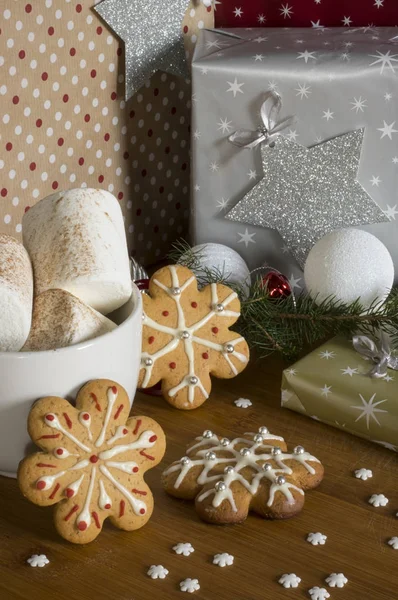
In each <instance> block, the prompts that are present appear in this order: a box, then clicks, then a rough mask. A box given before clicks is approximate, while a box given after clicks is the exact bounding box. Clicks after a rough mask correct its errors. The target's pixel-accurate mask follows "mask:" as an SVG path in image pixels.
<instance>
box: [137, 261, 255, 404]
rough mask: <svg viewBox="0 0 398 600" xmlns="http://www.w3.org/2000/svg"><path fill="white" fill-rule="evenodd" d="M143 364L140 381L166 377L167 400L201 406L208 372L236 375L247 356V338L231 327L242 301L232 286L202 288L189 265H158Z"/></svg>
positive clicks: (146, 383)
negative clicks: (161, 266)
mask: <svg viewBox="0 0 398 600" xmlns="http://www.w3.org/2000/svg"><path fill="white" fill-rule="evenodd" d="M143 305H144V315H143V341H142V364H141V371H140V376H139V382H138V385H139V387H141V388H147V387H152V386H153V385H155V384H156V383H158V382H159V381H162V393H163V396H164V397H165V399H166V400H167V401H168V402H169V403H170V404H172V405H173V406H175V407H176V408H180V409H185V410H190V409H193V408H197V407H198V406H200V405H201V404H203V402H204V401H205V400H206V399H207V398H208V397H209V393H210V390H211V380H210V374H211V375H214V376H216V377H220V378H226V379H227V378H231V377H235V376H236V375H238V373H240V372H241V371H243V369H244V368H245V367H246V365H247V363H248V360H249V348H248V345H247V343H246V341H245V339H244V338H243V337H242V336H240V335H239V334H237V333H235V332H234V331H230V330H229V328H230V327H231V326H232V325H233V324H234V323H235V322H236V321H237V320H238V318H239V316H240V301H239V298H238V296H237V294H236V293H235V292H234V291H233V290H231V289H230V288H229V287H227V286H225V285H222V284H218V283H212V284H210V285H207V286H206V287H204V288H203V289H202V290H201V291H198V287H197V281H196V278H195V275H194V274H193V273H192V272H191V271H190V270H189V269H187V268H186V267H182V266H180V265H171V266H168V267H164V268H163V269H160V270H159V271H157V273H155V275H153V277H152V278H151V279H150V282H149V294H144V296H143Z"/></svg>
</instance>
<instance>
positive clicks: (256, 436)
mask: <svg viewBox="0 0 398 600" xmlns="http://www.w3.org/2000/svg"><path fill="white" fill-rule="evenodd" d="M263 439H264V438H263V436H262V435H260V434H259V433H256V435H255V436H254V441H255V442H256V444H261V442H262V441H263Z"/></svg>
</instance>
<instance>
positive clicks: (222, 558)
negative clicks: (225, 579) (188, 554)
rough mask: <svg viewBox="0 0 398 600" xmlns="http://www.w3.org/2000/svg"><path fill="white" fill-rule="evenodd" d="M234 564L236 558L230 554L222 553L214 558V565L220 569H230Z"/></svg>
mask: <svg viewBox="0 0 398 600" xmlns="http://www.w3.org/2000/svg"><path fill="white" fill-rule="evenodd" d="M233 564H234V557H233V556H232V554H228V552H222V553H221V554H215V555H214V557H213V565H217V566H218V567H230V566H231V565H233Z"/></svg>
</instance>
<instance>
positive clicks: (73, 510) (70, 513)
mask: <svg viewBox="0 0 398 600" xmlns="http://www.w3.org/2000/svg"><path fill="white" fill-rule="evenodd" d="M78 510H79V507H78V505H77V504H75V506H74V507H73V508H72V509H71V510H70V511H69V512H68V514H67V515H66V517H65V521H69V519H70V518H71V516H72V515H73V513H75V512H76V511H78Z"/></svg>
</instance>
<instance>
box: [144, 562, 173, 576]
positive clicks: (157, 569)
mask: <svg viewBox="0 0 398 600" xmlns="http://www.w3.org/2000/svg"><path fill="white" fill-rule="evenodd" d="M168 574H169V572H168V570H167V569H166V568H165V567H164V566H163V565H151V566H150V567H149V569H148V571H147V575H148V576H149V577H151V579H165V578H166V577H167V575H168Z"/></svg>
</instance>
